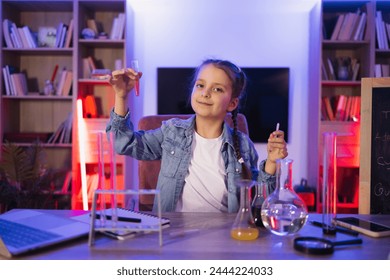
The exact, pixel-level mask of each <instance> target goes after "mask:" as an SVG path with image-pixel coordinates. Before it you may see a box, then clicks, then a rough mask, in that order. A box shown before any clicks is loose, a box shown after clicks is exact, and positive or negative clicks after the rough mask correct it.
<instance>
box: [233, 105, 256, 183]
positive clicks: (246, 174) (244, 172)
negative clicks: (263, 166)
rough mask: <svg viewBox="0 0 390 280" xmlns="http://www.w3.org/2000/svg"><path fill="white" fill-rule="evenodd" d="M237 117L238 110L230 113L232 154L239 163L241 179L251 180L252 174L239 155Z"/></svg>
mask: <svg viewBox="0 0 390 280" xmlns="http://www.w3.org/2000/svg"><path fill="white" fill-rule="evenodd" d="M237 115H238V109H237V108H236V109H234V110H233V111H232V121H233V146H234V152H235V154H236V158H237V160H238V162H239V163H241V166H242V173H241V178H242V179H244V180H252V172H251V170H250V169H249V167H248V166H247V165H246V164H245V162H244V159H243V158H242V155H241V148H240V139H239V137H238V132H237V131H238V129H237Z"/></svg>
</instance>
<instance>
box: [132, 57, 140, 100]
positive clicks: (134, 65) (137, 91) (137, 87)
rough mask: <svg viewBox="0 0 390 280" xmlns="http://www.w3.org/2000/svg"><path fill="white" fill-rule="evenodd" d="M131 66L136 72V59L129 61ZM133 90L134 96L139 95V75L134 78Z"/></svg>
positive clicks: (137, 67) (137, 65)
mask: <svg viewBox="0 0 390 280" xmlns="http://www.w3.org/2000/svg"><path fill="white" fill-rule="evenodd" d="M131 68H133V70H134V71H136V72H137V74H138V72H139V64H138V60H136V59H134V60H132V61H131ZM134 90H135V96H139V77H137V78H136V80H135V87H134Z"/></svg>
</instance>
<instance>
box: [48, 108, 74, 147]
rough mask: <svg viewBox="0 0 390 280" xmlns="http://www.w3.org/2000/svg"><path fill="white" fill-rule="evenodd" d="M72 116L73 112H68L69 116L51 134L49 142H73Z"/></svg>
mask: <svg viewBox="0 0 390 280" xmlns="http://www.w3.org/2000/svg"><path fill="white" fill-rule="evenodd" d="M72 116H73V114H72V113H69V114H68V117H67V118H66V119H65V120H64V121H63V122H62V123H61V124H60V125H59V126H58V128H57V130H56V131H55V132H54V133H53V134H52V135H51V136H50V138H49V139H48V141H47V143H49V144H55V143H57V144H69V143H71V142H72V119H73V117H72Z"/></svg>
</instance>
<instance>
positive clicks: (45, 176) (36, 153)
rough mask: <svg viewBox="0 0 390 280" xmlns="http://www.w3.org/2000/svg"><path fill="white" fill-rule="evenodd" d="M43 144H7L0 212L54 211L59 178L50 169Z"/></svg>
mask: <svg viewBox="0 0 390 280" xmlns="http://www.w3.org/2000/svg"><path fill="white" fill-rule="evenodd" d="M45 161H46V154H45V152H44V149H43V148H42V146H41V145H40V143H39V142H38V141H37V142H34V143H32V144H31V145H30V146H28V147H21V146H18V145H15V144H13V143H9V142H7V143H5V145H3V147H2V157H1V160H0V212H4V211H8V210H10V209H12V208H50V203H51V198H52V195H53V192H54V189H55V188H54V185H53V182H54V178H55V174H54V172H53V171H52V170H50V169H47V168H46V164H45Z"/></svg>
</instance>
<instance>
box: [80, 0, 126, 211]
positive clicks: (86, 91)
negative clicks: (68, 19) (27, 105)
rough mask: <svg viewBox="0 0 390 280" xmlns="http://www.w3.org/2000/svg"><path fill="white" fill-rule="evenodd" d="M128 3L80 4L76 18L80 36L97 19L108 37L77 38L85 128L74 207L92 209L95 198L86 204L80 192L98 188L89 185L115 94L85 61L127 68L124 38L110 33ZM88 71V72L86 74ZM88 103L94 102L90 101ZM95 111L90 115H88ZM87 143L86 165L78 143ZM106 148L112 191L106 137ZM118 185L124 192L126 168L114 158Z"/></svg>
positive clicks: (108, 184)
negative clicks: (92, 74) (94, 76)
mask: <svg viewBox="0 0 390 280" xmlns="http://www.w3.org/2000/svg"><path fill="white" fill-rule="evenodd" d="M125 4H126V2H125V1H123V0H122V1H85V0H84V1H77V8H76V10H77V18H78V23H79V24H78V33H79V34H82V31H83V29H84V28H86V27H87V21H88V20H91V19H93V20H95V22H96V23H97V25H98V26H100V28H101V30H99V31H100V32H105V33H106V34H107V37H108V38H104V39H88V38H87V39H86V38H81V37H80V38H77V55H76V57H77V68H78V76H77V81H78V89H77V99H81V100H82V103H83V108H84V110H83V119H82V120H80V121H82V122H83V123H84V124H83V125H84V126H85V128H86V134H85V137H84V138H85V139H83V137H81V134H80V133H79V132H78V130H75V135H76V138H75V143H76V145H75V147H77V151H75V152H74V153H73V174H76V176H75V178H74V182H73V186H74V189H73V197H72V208H73V209H80V208H84V209H86V208H88V209H90V207H91V203H92V195H88V200H87V202H86V201H85V200H84V201H83V200H82V199H81V198H82V196H80V193H81V192H82V188H83V187H84V188H85V187H87V189H90V188H91V187H92V188H96V187H97V186H96V185H94V183H92V185H91V184H90V183H89V182H95V183H96V180H94V178H95V179H96V177H97V176H98V168H99V159H98V152H97V150H98V149H97V145H98V140H97V139H98V138H97V137H98V133H99V132H104V133H105V128H106V124H107V122H108V118H109V114H110V110H111V109H112V107H113V105H114V96H115V95H114V92H113V90H112V88H111V86H110V85H109V84H108V82H107V81H104V80H96V79H90V77H88V76H86V75H85V73H86V71H84V67H85V64H83V60H85V58H87V57H90V58H92V59H93V61H94V63H95V65H96V67H97V68H98V69H110V70H114V69H115V67H116V65H115V64H116V61H118V60H119V61H120V64H121V65H126V59H125V39H123V38H121V39H118V38H117V39H110V32H111V29H112V25H113V22H114V18H115V17H118V15H119V14H120V13H125V11H126V8H125ZM87 72H88V71H87ZM87 100H92V108H91V102H90V101H87ZM91 110H92V111H93V112H94V113H93V114H90V113H88V112H91ZM80 140H81V141H83V140H84V141H85V143H86V151H85V154H86V158H85V162H84V163H83V162H82V161H80V157H79V149H78V148H79V143H80V142H79V141H80ZM103 145H104V150H105V152H106V154H105V155H104V173H105V178H106V180H105V186H104V187H105V188H106V189H107V188H111V187H112V184H113V182H112V181H111V180H110V179H111V176H112V174H111V172H112V169H110V164H109V163H110V158H109V156H108V155H107V152H108V151H109V144H108V142H107V138H106V137H103ZM115 162H116V166H115V170H116V174H115V177H114V178H115V180H116V181H115V185H116V188H117V189H119V190H122V189H124V187H125V186H124V185H125V184H124V173H125V172H124V169H125V161H124V157H123V156H119V155H116V156H115ZM83 164H85V172H86V174H83V173H82V170H83V168H81V165H83ZM83 175H86V177H87V186H83V183H82V182H83V180H82V176H83ZM118 204H119V206H120V207H123V206H124V200H123V197H122V199H120V200H119V201H118Z"/></svg>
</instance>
